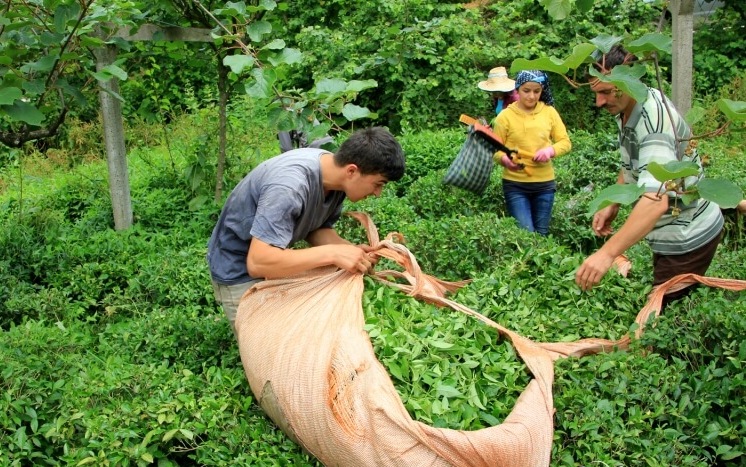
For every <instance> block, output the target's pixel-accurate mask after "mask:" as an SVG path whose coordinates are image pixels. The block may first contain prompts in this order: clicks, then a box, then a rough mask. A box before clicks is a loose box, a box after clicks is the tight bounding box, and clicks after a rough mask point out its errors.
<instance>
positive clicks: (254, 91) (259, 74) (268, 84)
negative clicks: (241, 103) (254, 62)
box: [246, 68, 275, 99]
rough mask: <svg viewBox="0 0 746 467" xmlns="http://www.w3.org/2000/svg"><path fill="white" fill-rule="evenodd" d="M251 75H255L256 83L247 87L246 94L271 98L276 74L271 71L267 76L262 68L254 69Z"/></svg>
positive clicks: (260, 97)
mask: <svg viewBox="0 0 746 467" xmlns="http://www.w3.org/2000/svg"><path fill="white" fill-rule="evenodd" d="M251 75H252V76H253V77H254V84H252V85H251V86H247V87H246V94H248V95H249V96H251V97H255V98H257V99H268V98H270V97H271V96H272V84H273V83H274V81H275V76H274V75H272V74H271V73H267V75H266V76H265V73H264V71H263V70H262V69H261V68H254V69H252V70H251Z"/></svg>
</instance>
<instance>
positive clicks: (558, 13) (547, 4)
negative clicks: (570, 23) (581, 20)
mask: <svg viewBox="0 0 746 467" xmlns="http://www.w3.org/2000/svg"><path fill="white" fill-rule="evenodd" d="M539 3H541V5H542V6H543V7H544V8H545V9H546V10H547V13H549V16H551V17H552V19H553V20H555V21H557V20H563V19H565V18H567V16H568V15H569V14H570V11H571V10H572V3H573V2H571V1H570V0H539Z"/></svg>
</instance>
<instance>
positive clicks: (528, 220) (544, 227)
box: [503, 187, 554, 236]
mask: <svg viewBox="0 0 746 467" xmlns="http://www.w3.org/2000/svg"><path fill="white" fill-rule="evenodd" d="M503 194H504V195H505V206H506V207H507V208H508V214H510V215H511V216H512V217H514V218H515V220H516V221H518V225H520V226H521V227H522V228H524V229H526V230H528V231H529V232H538V233H539V234H541V235H545V236H546V235H549V221H550V219H551V218H552V205H553V204H554V190H547V191H539V192H534V193H530V192H528V193H527V192H525V191H522V190H516V189H515V188H513V187H510V188H504V189H503Z"/></svg>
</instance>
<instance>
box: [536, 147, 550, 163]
mask: <svg viewBox="0 0 746 467" xmlns="http://www.w3.org/2000/svg"><path fill="white" fill-rule="evenodd" d="M552 157H554V148H553V147H552V146H547V147H545V148H541V149H539V150H538V151H536V154H534V158H533V161H534V162H549V161H550V160H551V159H552Z"/></svg>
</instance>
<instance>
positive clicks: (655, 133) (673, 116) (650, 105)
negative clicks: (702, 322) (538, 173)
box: [575, 45, 724, 305]
mask: <svg viewBox="0 0 746 467" xmlns="http://www.w3.org/2000/svg"><path fill="white" fill-rule="evenodd" d="M634 60H635V57H634V56H633V55H631V54H629V53H628V52H627V51H626V50H624V48H622V47H621V46H619V45H617V46H614V47H613V48H612V49H611V50H610V51H609V52H608V53H606V54H604V55H602V56H600V57H599V58H598V60H597V61H596V63H595V64H594V65H593V66H595V68H596V69H597V70H598V71H600V72H601V73H609V72H610V71H611V69H612V68H614V67H615V66H617V65H627V64H629V63H632V62H633V61H634ZM589 83H590V85H591V90H592V91H593V92H594V94H595V95H596V106H597V107H601V108H604V109H606V110H608V111H609V113H611V114H612V115H614V116H615V117H616V121H617V125H618V127H619V146H620V152H621V168H620V171H619V176H618V178H617V183H620V184H631V183H634V184H636V185H638V186H641V187H644V188H645V194H644V195H643V196H641V197H640V199H639V200H638V201H637V202H636V203H635V205H634V207H633V208H632V210H631V212H630V214H629V217H628V218H627V220H626V221H625V222H624V224H623V225H622V226H621V227H620V228H619V230H618V231H617V232H616V233H614V232H613V229H612V227H611V226H612V222H613V221H614V219H615V218H616V216H617V214H618V212H619V205H618V204H612V205H610V206H607V207H606V208H604V209H601V210H600V211H598V212H597V213H596V214H595V215H594V216H593V224H592V228H593V231H594V233H595V234H596V235H598V236H608V235H611V237H610V238H609V239H608V240H607V241H606V243H604V245H603V247H601V248H600V249H599V250H598V251H596V252H595V253H593V254H592V255H590V256H589V257H588V258H586V260H585V261H584V262H583V264H582V265H581V266H580V268H579V269H578V271H577V272H576V275H575V282H576V283H577V284H578V286H580V288H582V289H583V290H589V289H591V288H592V287H593V286H594V285H596V284H598V283H599V282H600V281H601V278H602V277H603V276H604V274H606V272H607V271H608V270H609V268H610V267H611V265H612V263H613V261H614V258H616V257H617V256H618V255H620V254H622V253H624V252H625V251H626V250H627V249H628V248H629V247H631V246H632V245H634V244H635V243H637V242H638V241H640V240H642V239H643V238H645V239H646V240H647V241H648V244H649V245H650V248H651V249H652V251H653V284H654V285H659V284H661V283H663V282H665V281H667V280H668V279H671V278H672V277H674V276H676V275H678V274H684V273H695V274H699V275H704V274H705V272H706V271H707V268H708V267H709V266H710V263H711V262H712V258H713V257H714V255H715V251H716V250H717V246H718V244H719V243H720V237H721V232H722V229H723V222H724V220H723V215H722V213H721V211H720V207H719V206H718V205H716V204H715V203H712V202H709V201H706V200H704V199H701V198H700V199H697V200H695V201H692V202H690V203H689V204H684V203H683V201H682V200H681V198H677V197H676V193H675V190H676V189H677V188H678V189H683V188H685V187H686V186H691V184H692V183H694V182H696V181H697V180H698V179H700V178H702V177H703V176H704V174H703V171H702V164H701V161H700V158H699V156H698V155H697V152H696V147H694V145H692V144H690V143H691V137H692V133H691V130H690V129H689V126H688V125H687V123H686V122H685V121H684V118H683V117H682V116H681V115H680V114H679V112H678V111H677V110H676V108H675V107H674V106H673V104H672V103H671V102H670V101H669V100H668V98H666V96H665V95H663V94H661V92H660V91H658V90H657V89H652V88H648V92H647V97H646V99H645V100H644V101H643V102H637V101H636V100H635V99H633V98H632V97H631V96H629V95H628V94H626V93H624V92H622V91H621V90H619V89H618V88H617V87H616V86H615V85H614V84H612V83H605V82H602V81H600V80H599V79H598V78H593V77H591V78H590V79H589ZM670 161H693V162H696V163H697V165H698V166H699V173H698V174H697V175H695V176H692V177H687V178H686V179H685V180H684V183H683V185H684V186H683V187H673V186H666V187H662V186H661V185H662V184H661V182H660V181H658V180H656V179H655V178H654V177H653V176H652V175H651V174H650V172H648V171H647V165H648V164H649V163H651V162H657V163H659V164H665V163H667V162H670ZM659 191H660V193H661V195H660V196H658V195H657V193H659ZM688 292H689V290H686V289H685V290H681V291H678V292H674V293H672V294H668V295H666V299H665V300H664V305H665V303H666V302H669V301H671V300H674V299H677V298H680V297H682V296H684V295H685V294H687V293H688Z"/></svg>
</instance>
